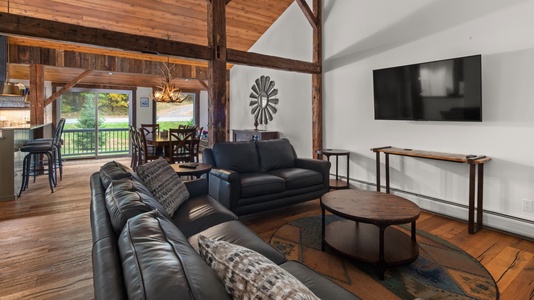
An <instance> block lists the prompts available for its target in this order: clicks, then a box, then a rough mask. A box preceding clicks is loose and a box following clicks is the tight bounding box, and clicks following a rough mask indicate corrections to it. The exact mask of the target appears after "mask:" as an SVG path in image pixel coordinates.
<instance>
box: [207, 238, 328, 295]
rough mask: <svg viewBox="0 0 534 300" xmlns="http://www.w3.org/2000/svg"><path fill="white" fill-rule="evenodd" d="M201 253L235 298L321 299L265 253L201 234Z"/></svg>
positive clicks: (227, 290)
mask: <svg viewBox="0 0 534 300" xmlns="http://www.w3.org/2000/svg"><path fill="white" fill-rule="evenodd" d="M198 246H199V252H200V255H201V256H202V257H203V258H204V260H205V261H206V262H207V263H208V265H210V267H211V268H212V269H213V270H215V272H216V273H217V275H218V276H219V277H220V278H221V280H222V281H223V283H224V285H225V287H226V292H227V293H228V294H230V295H231V296H232V298H233V299H292V300H309V299H314V300H318V299H319V298H318V297H317V296H315V294H314V293H312V292H311V291H310V290H309V289H308V288H307V287H306V286H305V285H304V284H303V283H302V282H300V281H299V280H298V279H296V278H295V277H293V275H291V274H290V273H289V272H287V271H286V270H284V269H282V268H281V267H279V266H278V265H276V264H274V263H273V262H272V261H270V260H269V259H268V258H266V257H265V256H263V255H261V254H259V253H258V252H255V251H253V250H250V249H248V248H245V247H241V246H238V245H234V244H231V243H228V242H225V241H216V240H212V239H209V238H207V237H205V236H203V235H200V236H199V237H198Z"/></svg>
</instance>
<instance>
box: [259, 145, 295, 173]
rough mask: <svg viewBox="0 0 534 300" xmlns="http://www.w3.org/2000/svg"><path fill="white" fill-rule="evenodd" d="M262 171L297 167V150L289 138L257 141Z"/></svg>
mask: <svg viewBox="0 0 534 300" xmlns="http://www.w3.org/2000/svg"><path fill="white" fill-rule="evenodd" d="M256 147H257V148H258V156H259V159H260V170H261V172H267V171H269V170H273V169H285V168H293V167H295V158H296V156H295V152H294V149H293V146H291V144H290V143H289V140H288V139H279V140H265V141H257V142H256Z"/></svg>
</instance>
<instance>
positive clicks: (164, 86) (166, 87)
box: [152, 63, 188, 103]
mask: <svg viewBox="0 0 534 300" xmlns="http://www.w3.org/2000/svg"><path fill="white" fill-rule="evenodd" d="M163 66H164V68H161V67H160V70H161V72H162V73H163V80H161V81H159V85H158V86H157V87H156V88H155V91H154V92H153V93H152V99H153V100H154V101H156V102H176V103H182V102H184V100H185V99H187V96H188V95H182V93H181V92H180V89H179V88H178V87H177V86H176V84H175V83H173V82H172V69H174V65H173V66H172V67H170V68H169V65H168V64H166V63H163Z"/></svg>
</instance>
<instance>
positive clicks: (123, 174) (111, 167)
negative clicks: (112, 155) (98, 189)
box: [100, 161, 134, 189]
mask: <svg viewBox="0 0 534 300" xmlns="http://www.w3.org/2000/svg"><path fill="white" fill-rule="evenodd" d="M133 174H134V171H133V170H132V169H131V168H130V167H127V166H125V165H123V164H121V163H119V162H116V161H110V162H108V163H106V164H104V165H103V166H102V167H100V181H101V182H102V185H103V186H104V189H107V188H108V186H109V185H110V183H111V182H112V181H113V180H117V179H123V178H131V177H132V176H133Z"/></svg>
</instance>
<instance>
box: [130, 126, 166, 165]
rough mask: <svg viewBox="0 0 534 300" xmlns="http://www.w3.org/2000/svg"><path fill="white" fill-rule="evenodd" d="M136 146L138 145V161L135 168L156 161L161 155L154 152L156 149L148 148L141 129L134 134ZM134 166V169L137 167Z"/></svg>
mask: <svg viewBox="0 0 534 300" xmlns="http://www.w3.org/2000/svg"><path fill="white" fill-rule="evenodd" d="M136 137H137V145H138V149H139V150H138V159H137V166H140V165H143V164H145V163H147V162H148V161H151V160H155V159H158V158H159V157H161V156H162V154H160V153H158V152H156V147H150V145H148V144H147V141H146V136H145V134H144V132H143V129H142V128H140V129H138V130H137V132H136ZM137 166H136V167H137Z"/></svg>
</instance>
